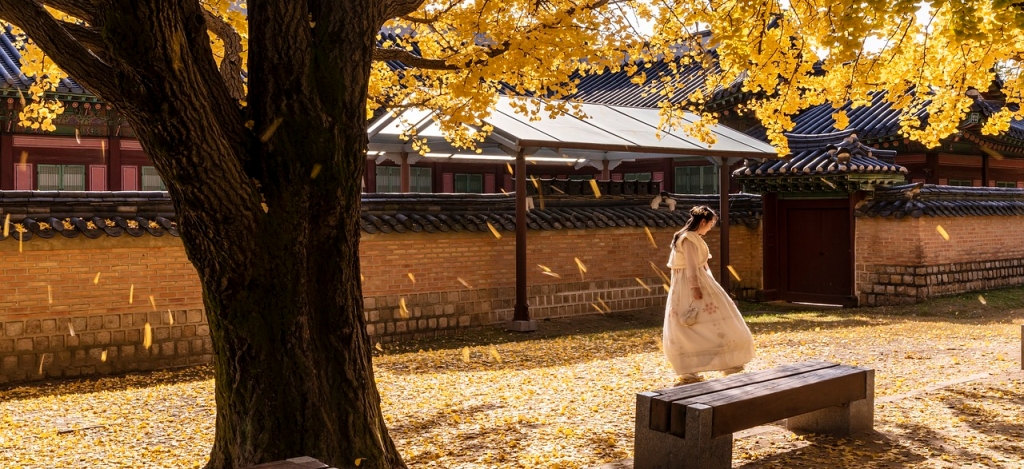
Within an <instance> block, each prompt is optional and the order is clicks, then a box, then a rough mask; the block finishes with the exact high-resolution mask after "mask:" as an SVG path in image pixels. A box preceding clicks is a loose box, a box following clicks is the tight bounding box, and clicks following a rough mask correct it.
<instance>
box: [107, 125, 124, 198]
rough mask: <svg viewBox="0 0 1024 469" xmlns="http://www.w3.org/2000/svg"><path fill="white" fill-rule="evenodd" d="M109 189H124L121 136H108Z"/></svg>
mask: <svg viewBox="0 0 1024 469" xmlns="http://www.w3.org/2000/svg"><path fill="white" fill-rule="evenodd" d="M105 163H107V190H110V191H119V190H123V188H124V184H123V182H122V181H121V137H113V136H111V137H107V161H106V162H105Z"/></svg>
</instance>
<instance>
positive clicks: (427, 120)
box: [369, 96, 777, 166]
mask: <svg viewBox="0 0 1024 469" xmlns="http://www.w3.org/2000/svg"><path fill="white" fill-rule="evenodd" d="M574 105H575V104H574ZM578 106H579V107H580V111H581V112H582V113H583V115H584V116H585V118H583V119H581V118H579V117H576V116H574V115H569V114H563V115H559V116H557V117H554V118H552V117H550V116H548V115H547V113H544V112H541V113H540V115H539V116H537V117H534V118H531V117H529V116H525V115H523V114H520V113H518V112H517V111H516V108H515V107H513V105H512V102H511V99H510V98H508V97H504V96H502V97H500V98H499V99H498V103H497V105H496V106H495V109H494V111H493V113H492V114H491V115H490V116H489V117H487V118H485V119H484V122H485V123H486V124H489V125H491V126H492V127H493V128H494V130H493V133H492V134H491V135H490V136H488V137H487V139H486V140H485V141H484V142H483V143H481V144H479V145H478V148H479V149H480V150H481V152H480V153H475V152H474V151H472V150H463V149H458V148H454V147H453V146H452V145H451V144H450V143H448V142H447V141H446V140H445V139H444V136H443V135H442V134H441V132H440V129H439V127H438V125H437V123H436V122H435V121H434V119H433V116H432V113H431V112H429V111H424V110H419V109H409V110H406V111H404V112H402V113H400V114H398V115H392V114H387V115H385V116H382V117H380V118H378V119H377V120H376V121H374V122H372V123H371V124H370V126H369V137H370V148H369V151H370V154H371V155H381V154H385V153H401V152H406V153H409V154H410V155H413V154H417V151H415V150H414V149H413V148H412V145H411V143H410V142H408V141H407V140H404V139H402V138H401V135H402V134H403V133H404V132H405V131H406V130H407V129H408V128H409V125H410V124H411V125H412V126H413V127H414V128H415V129H416V136H417V138H420V139H422V138H426V140H427V146H428V147H429V148H430V152H429V153H427V154H426V155H425V156H427V157H428V158H455V159H467V160H509V159H510V157H511V156H514V155H515V154H516V153H517V152H519V151H523V152H524V153H525V154H526V155H530V157H528V159H530V160H535V161H547V160H552V162H561V161H565V162H566V163H576V164H577V165H578V166H582V164H586V163H588V162H594V161H602V160H608V161H614V162H618V161H624V160H637V159H648V158H671V157H686V156H692V157H700V158H705V157H711V158H715V159H719V158H723V159H724V158H737V157H742V158H775V157H777V154H776V152H775V149H774V148H773V147H772V146H771V145H768V144H767V143H765V142H762V141H760V140H757V139H755V138H753V137H749V136H747V135H744V134H742V133H740V132H737V131H736V130H733V129H730V128H728V127H725V126H723V125H715V126H712V127H711V131H712V132H713V133H714V134H715V136H716V137H717V142H716V143H714V144H713V145H708V144H706V143H704V142H701V141H699V140H698V139H696V138H694V137H691V136H689V135H687V134H686V133H684V132H682V131H680V130H675V131H671V132H668V131H661V133H660V135H661V137H660V138H659V137H658V125H659V123H660V121H661V116H660V115H659V111H658V110H657V109H649V108H635V107H625V106H609V105H603V104H579V105H578ZM696 119H697V116H696V115H693V114H687V115H686V116H685V117H684V120H686V121H687V122H693V121H695V120H696Z"/></svg>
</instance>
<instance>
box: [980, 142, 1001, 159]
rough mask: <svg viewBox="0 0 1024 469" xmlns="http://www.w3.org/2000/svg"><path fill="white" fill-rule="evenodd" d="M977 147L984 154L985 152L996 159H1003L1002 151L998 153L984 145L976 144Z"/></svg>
mask: <svg viewBox="0 0 1024 469" xmlns="http://www.w3.org/2000/svg"><path fill="white" fill-rule="evenodd" d="M978 148H979V149H981V151H983V152H985V154H987V155H988V156H991V157H992V158H995V159H997V160H1001V159H1003V154H1002V153H999V152H998V151H995V150H993V149H991V148H989V147H986V146H985V145H978Z"/></svg>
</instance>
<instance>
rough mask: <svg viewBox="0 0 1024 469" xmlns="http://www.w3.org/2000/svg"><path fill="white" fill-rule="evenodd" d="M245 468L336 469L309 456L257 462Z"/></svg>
mask: <svg viewBox="0 0 1024 469" xmlns="http://www.w3.org/2000/svg"><path fill="white" fill-rule="evenodd" d="M243 469H334V468H331V467H328V466H327V465H326V464H324V463H322V462H320V461H318V460H316V459H313V458H311V457H309V456H302V457H298V458H291V459H286V460H284V461H274V462H268V463H263V464H257V465H255V466H249V467H247V468H243Z"/></svg>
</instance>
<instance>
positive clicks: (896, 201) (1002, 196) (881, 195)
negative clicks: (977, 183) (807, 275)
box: [855, 183, 1024, 218]
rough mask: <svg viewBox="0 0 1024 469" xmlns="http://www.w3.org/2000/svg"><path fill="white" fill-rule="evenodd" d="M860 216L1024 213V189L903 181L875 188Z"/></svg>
mask: <svg viewBox="0 0 1024 469" xmlns="http://www.w3.org/2000/svg"><path fill="white" fill-rule="evenodd" d="M855 214H856V215H857V216H859V217H869V218H870V217H883V218H886V217H894V218H903V217H905V216H911V217H913V218H920V217H922V216H924V215H928V216H931V217H963V216H1024V189H1015V188H1004V187H962V186H941V185H935V184H922V183H915V184H904V185H900V186H893V187H888V188H884V189H878V190H876V191H875V192H874V193H873V194H872V196H871V198H869V199H867V200H865V201H864V202H861V204H860V205H859V206H858V207H857V209H856V211H855Z"/></svg>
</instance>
